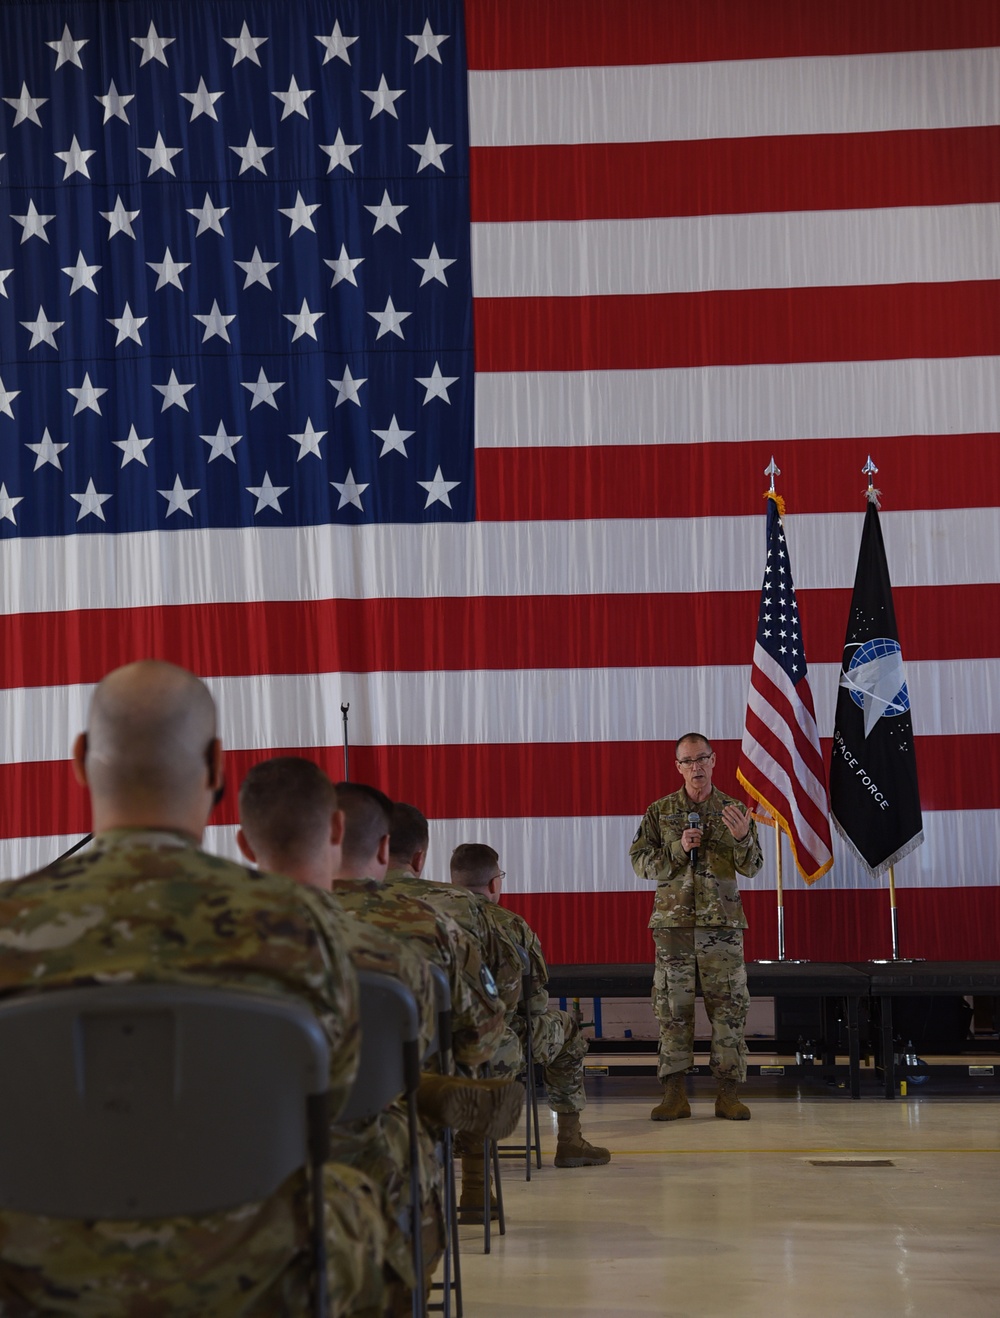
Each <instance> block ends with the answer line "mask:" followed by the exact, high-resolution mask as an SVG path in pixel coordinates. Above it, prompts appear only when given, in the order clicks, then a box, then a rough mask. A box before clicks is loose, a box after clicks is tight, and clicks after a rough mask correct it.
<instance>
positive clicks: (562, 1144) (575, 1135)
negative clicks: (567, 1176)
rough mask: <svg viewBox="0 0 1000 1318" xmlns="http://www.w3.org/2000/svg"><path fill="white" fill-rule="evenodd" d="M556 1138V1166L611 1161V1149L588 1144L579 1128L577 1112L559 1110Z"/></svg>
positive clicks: (596, 1164)
mask: <svg viewBox="0 0 1000 1318" xmlns="http://www.w3.org/2000/svg"><path fill="white" fill-rule="evenodd" d="M558 1117H559V1134H558V1136H557V1139H556V1159H555V1165H556V1166H557V1167H601V1166H603V1165H604V1163H606V1162H610V1161H611V1151H610V1150H609V1149H602V1148H600V1147H599V1146H598V1145H596V1144H588V1142H587V1141H586V1140H585V1139H584V1138H583V1131H582V1130H581V1129H580V1114H579V1112H560V1113H558Z"/></svg>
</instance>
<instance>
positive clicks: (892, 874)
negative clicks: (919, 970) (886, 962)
mask: <svg viewBox="0 0 1000 1318" xmlns="http://www.w3.org/2000/svg"><path fill="white" fill-rule="evenodd" d="M896 916H897V912H896V866H895V865H890V866H889V921H890V924H891V926H892V959H893V961H898V960H899V924H898V922H897V918H896Z"/></svg>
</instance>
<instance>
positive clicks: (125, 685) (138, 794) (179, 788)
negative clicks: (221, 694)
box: [74, 659, 222, 836]
mask: <svg viewBox="0 0 1000 1318" xmlns="http://www.w3.org/2000/svg"><path fill="white" fill-rule="evenodd" d="M74 758H75V759H76V760H77V762H78V766H79V772H80V774H81V776H82V777H83V778H84V780H85V781H86V784H87V786H88V787H89V789H90V794H91V800H92V803H93V807H94V814H95V828H100V827H101V826H102V825H100V824H99V823H98V816H100V815H105V816H113V817H114V818H115V820H117V821H118V822H120V823H122V824H123V825H124V824H125V823H126V822H127V823H144V824H147V825H151V826H156V825H159V826H161V827H171V826H173V827H178V826H179V825H178V823H177V822H176V821H177V820H178V819H179V818H181V817H183V818H185V819H187V820H188V821H189V826H188V827H187V829H186V830H185V831H188V832H192V831H196V832H197V834H198V835H199V836H200V833H201V830H202V829H203V828H204V825H205V822H206V820H207V818H208V813H209V811H210V809H211V804H212V796H213V793H214V792H215V790H216V788H217V787H219V786H221V781H222V780H221V752H220V749H219V743H218V739H217V737H216V713H215V701H214V700H213V699H212V696H211V694H210V692H209V690H208V688H207V687H206V686H205V684H204V682H202V681H201V680H200V679H199V678H197V677H195V676H194V674H193V673H189V672H188V671H187V670H186V669H184V668H178V667H177V666H176V665H175V664H168V663H164V662H162V661H161V660H157V659H143V660H140V661H139V662H138V663H133V664H127V665H126V666H125V667H124V668H116V669H115V670H114V671H113V672H111V673H109V674H108V675H107V677H105V678H104V680H103V681H102V682H101V683H100V684H99V685H98V687H97V690H96V691H95V692H94V697H93V700H92V701H91V705H90V717H89V721H88V727H87V732H86V734H83V735H82V736H81V738H79V739H78V742H77V746H76V747H75V748H74ZM199 815H203V817H202V818H201V822H200V824H199V825H198V826H197V829H194V828H192V827H191V826H190V822H191V821H192V820H194V819H196V818H197V817H198V816H199ZM171 821H174V822H173V823H172V822H171ZM115 826H116V825H115V823H105V824H104V825H103V827H115Z"/></svg>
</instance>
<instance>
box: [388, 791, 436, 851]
mask: <svg viewBox="0 0 1000 1318" xmlns="http://www.w3.org/2000/svg"><path fill="white" fill-rule="evenodd" d="M429 843H430V830H429V829H428V827H427V816H426V815H424V814H423V813H422V812H421V811H419V810H418V809H417V807H416V806H415V805H407V803H406V802H405V801H397V802H396V803H395V805H394V806H393V807H392V820H391V821H390V824H389V855H390V856H391V857H392V858H393V860H409V859H410V857H411V856H412V855H413V853H414V852H415V851H426V850H427V847H428V845H429Z"/></svg>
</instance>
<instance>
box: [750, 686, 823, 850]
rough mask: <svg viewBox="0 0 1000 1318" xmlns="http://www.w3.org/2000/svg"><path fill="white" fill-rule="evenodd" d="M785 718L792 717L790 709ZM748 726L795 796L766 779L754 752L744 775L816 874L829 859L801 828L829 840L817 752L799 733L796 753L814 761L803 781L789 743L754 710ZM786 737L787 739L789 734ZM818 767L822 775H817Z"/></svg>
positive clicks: (821, 767) (771, 780)
mask: <svg viewBox="0 0 1000 1318" xmlns="http://www.w3.org/2000/svg"><path fill="white" fill-rule="evenodd" d="M753 680H754V685H755V686H759V683H758V681H757V675H756V674H755V675H754V679H753ZM786 717H787V718H791V717H792V715H791V711H790V710H789V711H788V714H787V716H786ZM746 727H747V732H748V733H749V735H750V736H751V737H752V738H753V739H754V741H755V742H756V743H757V744H758V745H759V746H760V748H761V750H762V751H763V753H764V754H765V755H767V756H769V757H770V758H771V759H772V760H774V762H775V763H776V764H778V765H780V766H781V768H782V769H784V771H785V773H786V774H787V775H788V778H789V781H790V783H791V786H792V796H791V797H789V795H788V793H787V792H785V791H783V790H782V789H781V788H779V787H778V786H777V785H776V784H775V782H774V781H773V779H771V778H770V777H766V776H765V774H766V770H765V769H763V768H758V767H757V764H756V763H755V762H754V760H753V759H752V758H751V755H752V754H753V752H748V755H747V758H746V759H745V760H744V761H743V762H742V763H741V766H740V767H741V770H742V773H743V776H744V778H746V779H747V781H748V782H750V783H751V784H752V785H753V786H754V787H756V788H757V789H758V791H760V793H761V795H762V796H764V798H765V800H766V801H767V803H768V805H769V806H770V807H772V808H773V812H774V813H775V814H777V815H778V816H780V817H781V818H782V819H784V820H785V821H786V822H787V823H788V824H789V825H790V826H791V830H792V831H791V838H792V839H793V846H794V847H795V848H796V850H797V853H798V861H799V865H800V866H801V868H802V870H803V871H804V872H805V873H806V874H810V875H812V874H815V873H816V871H817V870H818V869H819V868H820V867H821V866H822V865H823V864H824V863H825V861H826V859H827V857H825V856H817V855H816V854H815V852H814V850H813V848H812V847H811V846H810V845H809V843H808V842H807V840H806V838H805V837H804V836H803V834H802V829H801V826H802V824H805V825H806V826H807V827H809V828H810V829H812V831H813V832H814V833H815V834H817V836H818V837H819V838H821V839H825V840H828V839H829V833H830V825H829V821H828V819H827V817H826V799H827V793H826V772H825V769H824V767H823V764H822V762H819V763H816V762H817V761H819V753H818V749H817V748H816V747H811V746H807V744H806V743H805V742H804V740H803V739H802V737H801V734H800V733H798V732H796V735H795V751H796V753H798V754H799V755H800V756H801V757H802V759H803V760H806V754H805V753H804V752H806V751H808V760H809V761H812V762H813V763H810V764H809V766H808V769H807V771H806V772H807V773H808V775H809V776H808V778H807V779H805V780H804V779H803V777H802V775H801V774H800V772H799V769H798V767H797V766H796V763H795V756H794V755H793V754H792V751H791V749H790V748H789V746H788V745H787V744H786V741H785V740H784V739H783V738H782V737H779V736H778V735H777V734H776V733H775V732H773V731H772V730H771V729H770V728H769V727H767V725H766V724H765V723H763V722H762V721H761V720H760V719H759V718H758V717H757V715H756V714H754V713H753V712H752V711H751V710H747V717H746ZM785 735H786V737H787V731H786V734H785ZM817 768H818V770H819V776H817ZM751 770H752V771H751ZM817 801H820V802H822V808H821V807H820V805H818V804H817Z"/></svg>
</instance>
